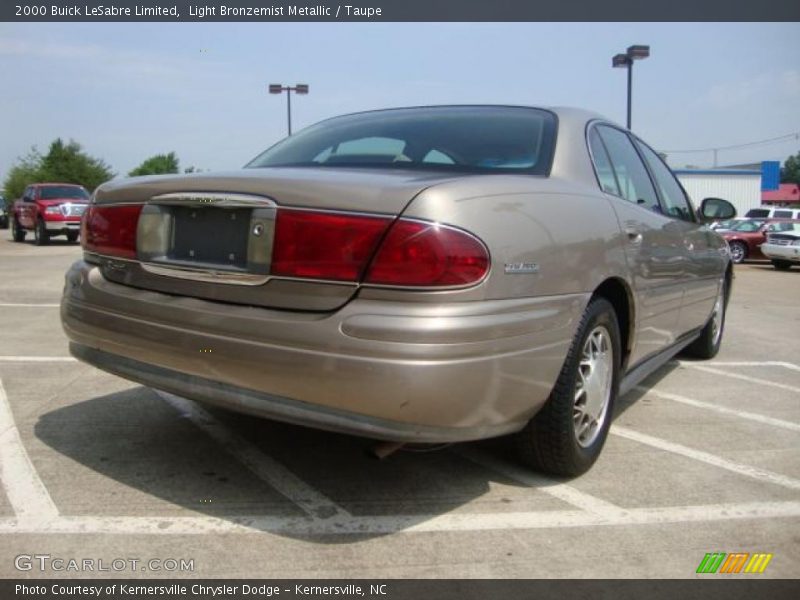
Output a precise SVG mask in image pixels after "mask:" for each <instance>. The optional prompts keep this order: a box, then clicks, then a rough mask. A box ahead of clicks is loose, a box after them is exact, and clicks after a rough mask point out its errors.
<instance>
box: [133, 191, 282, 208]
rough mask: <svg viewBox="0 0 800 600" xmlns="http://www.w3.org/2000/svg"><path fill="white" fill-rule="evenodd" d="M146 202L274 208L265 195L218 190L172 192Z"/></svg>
mask: <svg viewBox="0 0 800 600" xmlns="http://www.w3.org/2000/svg"><path fill="white" fill-rule="evenodd" d="M148 204H162V205H173V206H214V207H217V208H276V207H277V204H275V201H274V200H272V199H270V198H267V197H266V196H255V195H253V194H237V193H218V192H172V193H169V194H161V195H159V196H153V197H152V198H150V200H149V201H148Z"/></svg>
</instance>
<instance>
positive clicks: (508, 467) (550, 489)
mask: <svg viewBox="0 0 800 600" xmlns="http://www.w3.org/2000/svg"><path fill="white" fill-rule="evenodd" d="M454 453H455V454H457V455H458V456H462V457H464V458H466V459H467V460H469V461H471V462H473V463H475V464H477V465H480V466H481V467H484V468H486V469H489V470H491V471H495V472H497V473H500V474H501V475H505V476H506V477H508V478H509V479H513V480H514V481H516V482H517V483H522V484H524V485H526V486H528V487H531V488H535V489H536V490H537V491H539V492H544V493H545V494H549V495H550V496H553V497H554V498H558V499H559V500H561V501H562V502H566V503H567V504H571V505H572V506H575V507H577V508H580V509H583V510H585V511H588V512H590V513H592V514H594V515H601V516H605V517H609V516H617V515H619V514H620V513H622V512H624V510H625V509H623V508H622V507H620V506H617V505H616V504H612V503H611V502H606V501H605V500H602V499H600V498H597V497H596V496H592V495H591V494H586V493H584V492H581V491H580V490H578V489H576V488H574V487H572V486H570V485H567V484H564V483H560V482H558V481H556V480H554V479H550V478H549V477H545V476H544V475H538V474H537V473H534V472H533V471H528V470H526V469H524V468H522V467H517V466H516V465H513V464H511V463H508V462H506V461H502V460H498V459H497V458H494V457H492V456H489V455H488V454H486V453H484V452H479V451H477V450H474V449H472V448H460V449H457V450H454Z"/></svg>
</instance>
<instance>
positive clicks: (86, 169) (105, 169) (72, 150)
mask: <svg viewBox="0 0 800 600" xmlns="http://www.w3.org/2000/svg"><path fill="white" fill-rule="evenodd" d="M39 171H40V172H39V178H40V181H55V182H59V183H77V184H79V185H82V186H83V187H85V188H86V189H88V190H89V191H93V190H94V189H95V188H96V187H97V186H98V185H100V184H101V183H103V182H105V181H108V180H109V179H111V178H112V177H114V173H113V172H112V171H111V168H110V167H109V166H108V165H107V164H106V163H105V162H104V161H102V160H101V159H99V158H94V157H92V156H89V155H88V154H86V153H85V152H84V151H83V149H82V148H81V145H80V144H79V143H78V142H76V141H74V140H70V141H69V143H68V144H65V143H64V142H63V141H62V140H61V138H57V139H56V140H55V141H53V143H52V144H50V150H49V151H48V152H47V154H45V155H44V156H43V157H42V160H41V164H40V167H39Z"/></svg>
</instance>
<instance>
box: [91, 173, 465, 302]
mask: <svg viewBox="0 0 800 600" xmlns="http://www.w3.org/2000/svg"><path fill="white" fill-rule="evenodd" d="M449 179H452V175H447V174H442V173H428V172H426V173H419V172H413V171H400V170H398V171H394V170H374V169H342V168H337V169H331V168H268V169H245V170H242V171H236V172H232V173H214V174H206V173H203V174H192V175H185V176H159V177H146V178H141V179H134V180H126V181H122V182H119V183H116V182H112V183H110V184H106V185H104V186H102V187H101V188H100V189H99V190H98V191H97V193H96V195H95V204H94V205H93V206H94V207H95V208H94V209H93V210H94V211H95V212H94V213H90V218H89V219H88V221H89V225H87V226H88V227H90V228H91V227H93V226H97V227H99V228H102V227H106V228H107V229H108V230H109V232H110V235H115V236H120V235H123V236H124V231H123V230H124V228H125V227H126V226H127V227H128V228H129V229H130V228H131V226H130V224H128V225H125V224H124V223H122V222H120V223H118V224H114V223H113V219H114V218H117V217H118V216H119V215H123V214H126V212H127V213H131V212H133V213H135V219H136V226H135V227H136V230H135V231H132V230H130V231H128V235H129V238H130V239H132V240H135V243H134V246H133V247H134V250H133V251H132V252H131V253H130V254H128V255H124V254H117V255H116V256H114V253H113V252H111V253H105V252H102V251H96V250H97V248H101V247H102V244H99V245H98V244H97V243H95V242H97V240H98V239H102V235H100V236H99V237H98V235H96V234H97V232H94V233H93V232H90V233H89V234H87V235H86V236H85V238H88V239H85V240H84V242H85V243H84V247H85V249H86V250H88V251H89V253H88V255H87V256H89V258H90V259H91V260H94V261H95V262H97V263H99V264H100V266H101V269H102V271H103V274H104V276H105V277H106V278H107V279H110V280H112V281H116V282H118V283H123V284H126V285H131V286H135V287H140V288H144V289H150V290H156V291H161V292H165V293H170V294H175V295H181V296H194V297H199V298H206V299H210V300H216V301H222V302H231V303H238V304H249V305H255V306H264V307H271V308H280V309H293V310H312V311H330V310H335V309H337V308H339V307H340V306H342V305H343V304H345V303H346V302H347V301H348V300H349V299H350V298H351V297H352V296H353V294H355V292H356V290H357V288H358V281H337V280H319V279H317V280H314V279H304V278H302V277H281V276H275V275H274V274H273V273H272V272H271V269H272V261H273V238H274V235H275V223H276V218H280V217H278V216H277V215H278V214H279V212H280V213H281V214H285V215H287V217H288V215H289V213H291V214H292V221H293V226H295V227H296V226H298V224H299V226H300V227H302V226H303V221H304V220H305V217H304V215H306V214H308V215H309V219H310V218H311V216H312V215H320V214H322V215H331V217H330V219H329V220H330V221H331V222H330V224H327V225H326V226H327V227H334V228H335V227H336V226H337V218H340V217H341V216H342V215H345V217H346V218H348V219H356V220H359V219H360V220H361V221H363V222H369V223H370V224H371V226H372V229H373V230H374V233H373V238H372V240H373V241H374V240H377V241H379V240H380V238H382V233H381V231H383V232H384V233H385V230H386V229H388V227H389V225H390V224H391V223H392V221H393V220H394V219H395V218H396V217H397V216H398V215H400V214H401V213H402V211H403V210H404V208H405V207H406V206H407V205H408V203H409V202H410V201H411V200H412V199H413V198H414V197H415V196H416V195H417V194H419V193H420V192H421V191H422V190H424V189H426V188H428V187H430V186H431V185H435V184H437V183H441V182H443V181H447V180H449ZM126 207H127V208H126ZM120 209H121V210H120ZM111 210H113V211H114V212H113V213H112V212H109V211H111ZM98 211H105V212H104V213H102V214H101V213H100V212H98ZM306 211H307V212H306ZM92 215H94V216H92ZM286 221H287V222H288V221H289V219H288V218H287V219H286ZM334 235H336V232H334ZM339 237H340V238H341V235H339ZM360 251H361V253H362V255H364V254H365V253H369V252H370V246H369V242H367V243H366V245H363V244H362V247H361V250H360ZM372 251H374V248H372ZM298 252H300V254H302V248H300V249H299V251H298Z"/></svg>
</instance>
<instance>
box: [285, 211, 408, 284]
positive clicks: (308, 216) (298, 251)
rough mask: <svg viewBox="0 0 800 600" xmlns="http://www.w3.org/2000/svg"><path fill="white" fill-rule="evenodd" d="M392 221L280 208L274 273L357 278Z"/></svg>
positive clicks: (291, 275)
mask: <svg viewBox="0 0 800 600" xmlns="http://www.w3.org/2000/svg"><path fill="white" fill-rule="evenodd" d="M391 222H392V220H391V219H390V218H387V217H366V216H361V215H346V214H339V213H324V212H313V211H305V210H291V209H280V210H278V215H277V217H276V221H275V241H274V245H273V250H272V268H271V271H272V274H273V275H279V276H284V277H304V278H305V277H308V278H313V279H331V280H335V281H358V279H359V277H361V274H362V273H363V272H364V269H365V267H366V266H367V261H369V259H370V257H371V256H372V254H373V253H374V252H375V248H376V247H377V245H378V242H379V241H380V239H381V237H382V236H383V233H384V232H385V231H386V228H387V227H388V226H389V224H390V223H391Z"/></svg>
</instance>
